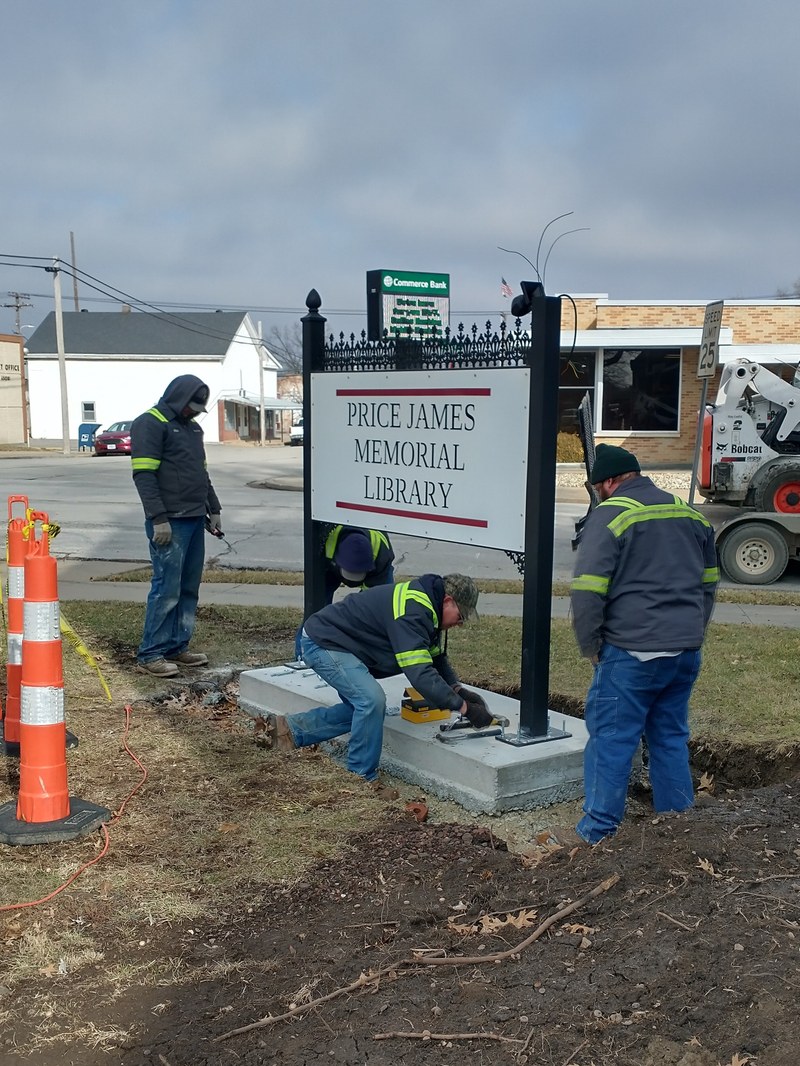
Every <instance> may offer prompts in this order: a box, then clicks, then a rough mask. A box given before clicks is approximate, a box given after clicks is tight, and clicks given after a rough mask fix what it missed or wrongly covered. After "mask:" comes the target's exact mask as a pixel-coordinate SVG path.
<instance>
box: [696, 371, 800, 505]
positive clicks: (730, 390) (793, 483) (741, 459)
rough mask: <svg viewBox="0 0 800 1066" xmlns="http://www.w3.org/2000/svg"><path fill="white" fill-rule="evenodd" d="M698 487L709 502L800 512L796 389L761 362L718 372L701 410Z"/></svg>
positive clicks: (799, 422)
mask: <svg viewBox="0 0 800 1066" xmlns="http://www.w3.org/2000/svg"><path fill="white" fill-rule="evenodd" d="M697 487H698V489H699V491H700V493H701V494H702V495H703V496H705V498H706V499H707V500H708V501H709V503H730V504H734V505H738V506H745V507H753V508H754V509H755V510H756V511H773V512H776V513H778V514H784V515H800V387H798V375H797V372H795V376H794V381H793V382H788V381H784V380H783V379H782V378H780V377H779V376H778V375H777V374H775V373H773V372H772V371H771V370H767V368H766V367H764V366H761V364H760V363H754V362H752V361H751V360H749V359H737V360H735V361H734V362H731V363H727V364H726V365H725V367H724V368H723V371H722V378H721V381H720V386H719V392H718V393H717V398H716V401H715V402H714V403H713V404H710V405H709V406H708V407H707V408H706V411H705V416H704V421H703V438H702V443H701V450H700V469H699V471H698V486H697Z"/></svg>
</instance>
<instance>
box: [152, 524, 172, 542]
mask: <svg viewBox="0 0 800 1066" xmlns="http://www.w3.org/2000/svg"><path fill="white" fill-rule="evenodd" d="M171 540H172V526H171V525H170V524H169V522H168V521H166V522H154V523H153V544H155V545H156V546H157V547H159V548H165V547H166V546H167V545H168V544H169V542H170V541H171Z"/></svg>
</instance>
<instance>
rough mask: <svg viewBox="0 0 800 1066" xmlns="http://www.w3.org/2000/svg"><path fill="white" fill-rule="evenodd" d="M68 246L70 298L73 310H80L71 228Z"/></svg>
mask: <svg viewBox="0 0 800 1066" xmlns="http://www.w3.org/2000/svg"><path fill="white" fill-rule="evenodd" d="M69 248H70V256H71V259H72V298H73V299H74V301H75V310H76V311H80V309H81V308H80V304H79V303H78V272H77V271H76V269H75V234H74V233H73V232H72V230H70V231H69Z"/></svg>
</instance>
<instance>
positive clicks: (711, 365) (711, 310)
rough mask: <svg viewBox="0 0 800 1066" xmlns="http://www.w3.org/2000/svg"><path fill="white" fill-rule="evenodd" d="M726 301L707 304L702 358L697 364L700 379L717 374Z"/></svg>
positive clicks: (701, 346) (701, 349) (701, 348)
mask: <svg viewBox="0 0 800 1066" xmlns="http://www.w3.org/2000/svg"><path fill="white" fill-rule="evenodd" d="M723 306H724V300H717V301H716V303H713V304H706V315H705V318H704V319H703V339H702V340H701V341H700V358H699V360H698V362H697V376H698V377H699V378H713V377H714V375H715V374H716V372H717V349H718V347H719V331H720V328H721V326H722V308H723Z"/></svg>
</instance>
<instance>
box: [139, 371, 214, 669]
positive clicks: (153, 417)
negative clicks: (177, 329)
mask: <svg viewBox="0 0 800 1066" xmlns="http://www.w3.org/2000/svg"><path fill="white" fill-rule="evenodd" d="M208 398H209V388H208V385H206V384H205V382H203V381H201V380H200V378H198V377H195V376H194V374H182V375H181V376H180V377H177V378H175V380H174V381H171V382H170V383H169V385H167V387H166V389H165V390H164V395H163V396H162V397H161V399H160V400H159V401H158V403H157V404H156V405H155V407H151V408H150V410H149V411H145V413H144V414H142V415H139V417H138V418H137V419H135V420H134V422H133V425H132V426H131V460H132V465H133V483H134V485H135V486H136V489H137V491H138V493H139V496H140V497H141V501H142V506H143V507H144V517H145V523H144V528H145V532H146V534H147V539H148V540H149V542H150V558H151V560H152V563H153V581H152V584H151V586H150V593H149V595H148V597H147V610H146V613H145V620H144V633H143V634H142V642H141V644H140V645H139V649H138V652H137V660H138V664H139V669H140V670H141V671H142V672H144V673H148V674H153V675H155V676H156V677H173V676H174V675H175V674H177V673H178V667H179V666H204V665H205V664H206V663H207V662H208V657H207V656H206V655H204V654H203V653H202V652H192V651H189V650H188V648H189V641H190V640H191V639H192V634H193V633H194V627H195V617H196V614H197V598H198V593H199V590H200V579H201V577H202V573H203V563H204V560H205V545H204V532H205V524H206V516H208V521H209V526H210V528H211V530H212V531H213V530H214V529H219V528H220V521H221V520H220V512H221V510H222V508H221V507H220V502H219V500H218V499H217V494H216V493H215V492H214V487H213V485H212V484H211V481H210V479H209V476H208V473H207V471H206V453H205V449H204V447H203V431H202V429H201V428H200V426H198V425H197V422H196V421H195V419H196V417H197V415H198V414H202V413H203V412H204V411H206V410H207V404H208Z"/></svg>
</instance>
